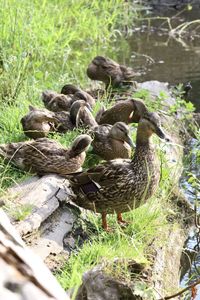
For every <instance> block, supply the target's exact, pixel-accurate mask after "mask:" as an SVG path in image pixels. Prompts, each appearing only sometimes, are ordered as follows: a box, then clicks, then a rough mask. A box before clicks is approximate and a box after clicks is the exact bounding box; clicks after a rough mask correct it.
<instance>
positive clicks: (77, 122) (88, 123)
mask: <svg viewBox="0 0 200 300" xmlns="http://www.w3.org/2000/svg"><path fill="white" fill-rule="evenodd" d="M54 115H55V119H56V124H57V126H56V130H57V131H58V132H63V133H64V132H66V131H68V130H73V129H74V128H78V127H88V128H90V127H95V126H97V122H96V120H95V118H94V117H93V115H92V112H91V107H90V105H89V104H88V103H87V102H85V101H84V100H77V101H74V103H73V104H72V106H71V108H70V111H69V112H66V111H61V112H55V113H54Z"/></svg>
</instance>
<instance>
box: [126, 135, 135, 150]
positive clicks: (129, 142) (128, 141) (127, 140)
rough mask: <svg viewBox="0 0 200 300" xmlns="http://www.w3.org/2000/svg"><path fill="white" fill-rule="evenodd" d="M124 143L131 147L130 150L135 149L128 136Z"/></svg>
mask: <svg viewBox="0 0 200 300" xmlns="http://www.w3.org/2000/svg"><path fill="white" fill-rule="evenodd" d="M125 141H126V142H127V143H128V144H129V145H130V146H131V148H133V149H135V145H134V143H133V141H132V139H131V137H130V136H129V135H128V136H127V138H126V140H125Z"/></svg>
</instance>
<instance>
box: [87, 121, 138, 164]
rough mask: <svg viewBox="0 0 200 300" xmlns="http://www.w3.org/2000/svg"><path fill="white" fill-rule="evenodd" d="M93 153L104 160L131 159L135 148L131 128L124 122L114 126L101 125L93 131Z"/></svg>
mask: <svg viewBox="0 0 200 300" xmlns="http://www.w3.org/2000/svg"><path fill="white" fill-rule="evenodd" d="M92 130H93V133H94V138H93V141H92V144H91V145H92V147H93V150H92V152H93V153H95V154H96V155H98V156H100V157H101V158H102V159H104V160H111V159H115V158H130V157H131V148H134V145H133V142H132V140H131V137H130V130H129V127H128V126H127V125H126V124H125V123H123V122H117V123H115V124H114V125H113V126H112V125H109V124H104V125H99V126H96V127H94V128H93V129H92Z"/></svg>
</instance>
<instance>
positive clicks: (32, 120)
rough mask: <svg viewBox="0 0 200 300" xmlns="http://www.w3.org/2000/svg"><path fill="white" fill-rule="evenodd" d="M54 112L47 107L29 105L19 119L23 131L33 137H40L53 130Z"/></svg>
mask: <svg viewBox="0 0 200 300" xmlns="http://www.w3.org/2000/svg"><path fill="white" fill-rule="evenodd" d="M54 122H55V117H54V114H53V113H52V112H50V111H48V110H47V109H40V108H35V107H33V106H31V105H30V106H29V112H28V114H26V115H25V116H24V117H23V118H22V119H21V124H22V128H23V131H24V133H25V134H26V135H27V136H28V137H30V138H33V139H37V138H42V137H45V136H47V135H48V133H49V132H50V131H53V130H54Z"/></svg>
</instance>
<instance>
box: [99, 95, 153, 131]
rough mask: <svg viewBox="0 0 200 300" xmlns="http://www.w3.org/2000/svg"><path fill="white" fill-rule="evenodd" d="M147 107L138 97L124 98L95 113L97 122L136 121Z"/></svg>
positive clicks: (112, 123) (127, 122)
mask: <svg viewBox="0 0 200 300" xmlns="http://www.w3.org/2000/svg"><path fill="white" fill-rule="evenodd" d="M147 111H148V109H147V107H146V105H145V104H144V102H143V101H142V100H140V99H136V98H135V99H126V100H122V101H118V102H117V103H116V104H115V105H114V106H112V107H111V108H109V109H107V110H106V109H105V107H103V106H102V108H101V109H100V110H99V112H98V113H97V115H96V121H97V123H98V124H111V125H114V124H115V123H116V122H124V123H126V124H129V123H138V122H139V120H140V118H141V116H142V115H143V114H144V113H145V112H147Z"/></svg>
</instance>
